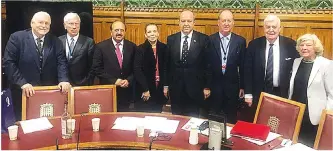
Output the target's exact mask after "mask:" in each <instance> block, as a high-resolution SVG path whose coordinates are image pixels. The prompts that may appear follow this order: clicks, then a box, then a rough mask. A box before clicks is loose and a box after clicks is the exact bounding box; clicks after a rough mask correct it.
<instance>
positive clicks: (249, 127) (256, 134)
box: [230, 121, 270, 141]
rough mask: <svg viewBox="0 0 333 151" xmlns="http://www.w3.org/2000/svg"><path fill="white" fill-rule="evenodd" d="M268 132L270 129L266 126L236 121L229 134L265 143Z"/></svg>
mask: <svg viewBox="0 0 333 151" xmlns="http://www.w3.org/2000/svg"><path fill="white" fill-rule="evenodd" d="M269 131H270V128H269V126H267V125H263V124H253V123H249V122H244V121H237V123H236V124H235V126H234V127H233V128H232V129H231V132H230V134H232V135H236V136H240V137H249V138H252V139H258V140H261V141H266V139H267V136H268V133H269Z"/></svg>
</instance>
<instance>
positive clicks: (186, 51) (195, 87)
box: [163, 11, 211, 117]
mask: <svg viewBox="0 0 333 151" xmlns="http://www.w3.org/2000/svg"><path fill="white" fill-rule="evenodd" d="M194 24H195V17H194V14H193V13H192V12H191V11H183V12H182V13H181V14H180V18H179V27H180V30H181V31H180V32H178V33H175V34H173V35H170V36H169V37H168V38H167V46H168V52H167V59H166V60H165V63H164V64H165V67H164V68H165V77H164V80H165V81H164V86H165V87H164V90H163V92H164V95H165V96H167V95H168V92H170V93H169V96H170V99H171V110H172V114H178V115H187V116H194V117H198V116H199V107H200V106H202V104H204V102H203V101H204V100H205V99H207V98H208V97H209V96H210V83H211V73H210V70H209V62H208V55H209V54H208V51H209V50H208V49H207V47H208V45H209V38H208V36H207V35H205V34H202V33H200V32H197V31H194V30H193V27H194Z"/></svg>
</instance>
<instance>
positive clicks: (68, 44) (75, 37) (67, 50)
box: [66, 34, 79, 58]
mask: <svg viewBox="0 0 333 151" xmlns="http://www.w3.org/2000/svg"><path fill="white" fill-rule="evenodd" d="M73 39H74V48H75V45H76V42H77V39H79V34H77V35H76V36H74V37H73ZM71 42H72V37H71V36H69V34H67V35H66V57H67V58H68V56H69V52H70V51H69V46H70V44H71ZM73 53H74V50H72V55H73Z"/></svg>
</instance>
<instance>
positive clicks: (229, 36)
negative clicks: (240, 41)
mask: <svg viewBox="0 0 333 151" xmlns="http://www.w3.org/2000/svg"><path fill="white" fill-rule="evenodd" d="M219 35H220V39H222V37H228V39H229V40H230V38H231V32H230V33H229V35H228V36H223V35H222V34H221V33H220V32H219Z"/></svg>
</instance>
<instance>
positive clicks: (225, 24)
mask: <svg viewBox="0 0 333 151" xmlns="http://www.w3.org/2000/svg"><path fill="white" fill-rule="evenodd" d="M217 25H218V26H219V32H220V33H221V34H222V35H223V36H228V35H229V34H230V32H231V30H232V28H233V27H234V15H232V12H231V11H230V10H224V11H222V12H221V13H220V15H219V18H218V23H217Z"/></svg>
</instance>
